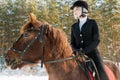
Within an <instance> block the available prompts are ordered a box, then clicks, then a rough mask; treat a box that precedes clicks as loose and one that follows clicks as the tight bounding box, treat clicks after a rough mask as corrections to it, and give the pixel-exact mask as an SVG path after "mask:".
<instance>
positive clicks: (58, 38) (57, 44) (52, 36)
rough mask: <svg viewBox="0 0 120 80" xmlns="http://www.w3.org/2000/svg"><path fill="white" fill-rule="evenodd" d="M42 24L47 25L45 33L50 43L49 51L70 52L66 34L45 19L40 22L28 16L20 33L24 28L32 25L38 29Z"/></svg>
mask: <svg viewBox="0 0 120 80" xmlns="http://www.w3.org/2000/svg"><path fill="white" fill-rule="evenodd" d="M42 25H47V28H46V31H45V35H46V37H48V39H49V40H47V41H49V43H50V46H51V52H52V53H53V54H55V53H61V54H64V55H65V53H66V52H67V53H66V54H67V55H68V53H70V52H71V47H70V44H69V42H68V40H67V36H66V34H65V32H63V31H62V30H60V29H57V28H54V27H53V26H52V25H50V24H49V23H47V22H46V21H44V22H40V21H38V20H36V18H35V17H34V16H30V20H29V21H28V22H27V23H26V24H25V25H24V26H22V28H21V30H20V33H23V32H24V31H25V30H27V29H29V28H32V27H33V28H36V29H38V30H39V29H40V27H41V26H42Z"/></svg>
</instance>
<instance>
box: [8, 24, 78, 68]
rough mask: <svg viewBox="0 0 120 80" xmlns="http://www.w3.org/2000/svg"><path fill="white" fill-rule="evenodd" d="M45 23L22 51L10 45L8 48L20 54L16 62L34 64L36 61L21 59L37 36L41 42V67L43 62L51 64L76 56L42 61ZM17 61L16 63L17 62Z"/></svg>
mask: <svg viewBox="0 0 120 80" xmlns="http://www.w3.org/2000/svg"><path fill="white" fill-rule="evenodd" d="M46 27H47V25H42V26H41V28H40V31H39V33H38V34H37V36H36V37H34V39H33V40H31V41H30V43H29V44H28V45H27V46H26V47H25V49H24V50H23V51H20V50H16V49H14V48H13V47H11V48H10V49H9V50H10V51H13V52H16V53H18V54H20V55H21V56H20V59H19V60H18V62H19V63H20V62H24V63H29V64H32V63H33V64H34V63H36V62H32V61H28V60H23V56H24V55H25V53H26V51H27V50H28V49H29V48H30V46H31V45H32V44H33V43H34V42H35V40H37V39H38V38H39V40H40V42H41V44H42V57H41V67H43V64H44V63H46V64H51V63H57V62H62V61H66V60H71V59H76V58H77V57H76V56H70V57H68V58H64V59H57V60H49V61H45V62H44V49H45V40H44V32H45V30H46ZM19 63H18V64H19Z"/></svg>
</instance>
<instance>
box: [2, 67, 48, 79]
mask: <svg viewBox="0 0 120 80" xmlns="http://www.w3.org/2000/svg"><path fill="white" fill-rule="evenodd" d="M0 80H48V75H47V73H46V70H45V68H41V67H40V65H38V66H35V67H25V68H23V69H17V70H11V69H8V68H3V69H2V70H1V71H0Z"/></svg>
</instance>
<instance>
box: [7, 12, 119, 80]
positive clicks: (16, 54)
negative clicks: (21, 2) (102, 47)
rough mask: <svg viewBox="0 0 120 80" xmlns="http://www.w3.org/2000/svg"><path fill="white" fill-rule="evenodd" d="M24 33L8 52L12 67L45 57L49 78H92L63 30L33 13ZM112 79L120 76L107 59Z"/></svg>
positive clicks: (55, 79)
mask: <svg viewBox="0 0 120 80" xmlns="http://www.w3.org/2000/svg"><path fill="white" fill-rule="evenodd" d="M20 32H21V36H20V37H19V39H18V40H17V41H16V42H15V43H14V44H13V46H12V47H11V48H10V50H8V52H7V54H5V62H6V65H7V66H9V67H10V68H11V69H16V68H22V67H23V66H25V65H29V64H36V63H39V62H40V61H41V63H42V64H43V63H44V65H45V68H46V71H47V73H48V75H49V80H88V79H87V77H86V74H84V71H83V70H82V69H81V68H80V67H79V66H78V64H77V62H76V60H75V56H74V55H73V52H72V49H71V46H70V44H69V43H68V40H67V37H66V35H65V34H64V32H63V31H62V30H59V29H56V28H54V27H52V26H51V25H49V24H48V23H45V22H39V21H38V20H37V19H36V17H35V16H34V15H33V14H30V19H29V21H28V22H27V23H26V24H25V25H24V26H23V27H22V28H21V31H20ZM106 65H107V66H108V67H106V70H107V73H108V76H109V80H120V72H119V69H118V68H117V66H116V65H114V64H113V63H112V62H109V61H106Z"/></svg>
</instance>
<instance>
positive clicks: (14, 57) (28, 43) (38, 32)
mask: <svg viewBox="0 0 120 80" xmlns="http://www.w3.org/2000/svg"><path fill="white" fill-rule="evenodd" d="M45 27H47V25H44V24H43V23H41V22H39V21H38V20H36V18H35V16H34V15H33V14H30V19H29V21H28V22H27V23H26V24H25V25H24V26H23V27H22V28H21V31H20V32H21V35H20V37H19V39H18V40H17V41H16V42H15V43H14V44H13V46H12V47H11V48H10V49H9V50H8V52H7V54H5V62H6V65H7V66H9V67H11V68H12V69H16V68H21V67H22V66H24V65H26V64H28V63H37V62H38V61H39V60H40V58H41V55H42V54H40V53H42V48H43V42H44V41H43V37H44V35H43V34H44V32H45V31H43V30H45Z"/></svg>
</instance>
